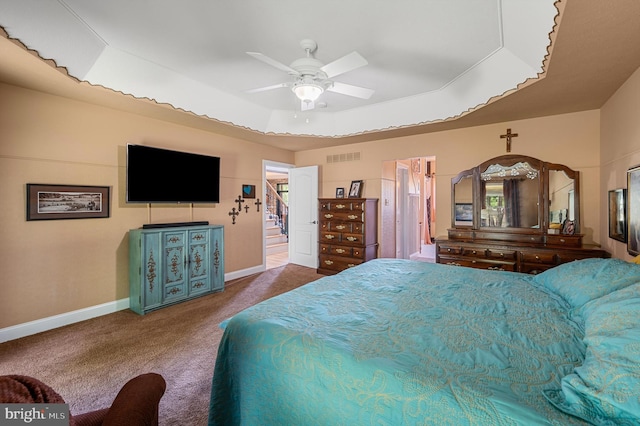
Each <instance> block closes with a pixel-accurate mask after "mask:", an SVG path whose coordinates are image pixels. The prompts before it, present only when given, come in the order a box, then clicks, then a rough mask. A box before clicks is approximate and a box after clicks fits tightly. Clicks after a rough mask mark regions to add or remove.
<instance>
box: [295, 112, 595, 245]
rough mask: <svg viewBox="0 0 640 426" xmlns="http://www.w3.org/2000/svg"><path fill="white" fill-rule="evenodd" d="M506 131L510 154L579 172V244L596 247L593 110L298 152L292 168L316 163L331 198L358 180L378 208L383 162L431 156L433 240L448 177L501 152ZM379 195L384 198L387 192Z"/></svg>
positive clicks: (444, 219) (444, 221) (446, 209)
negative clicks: (356, 156)
mask: <svg viewBox="0 0 640 426" xmlns="http://www.w3.org/2000/svg"><path fill="white" fill-rule="evenodd" d="M507 128H511V129H512V131H513V132H514V133H518V135H519V136H518V137H517V138H514V139H513V143H512V149H511V153H512V154H522V155H528V156H531V157H535V158H539V159H541V160H544V161H549V162H557V163H563V164H566V165H567V166H569V167H571V168H572V169H575V170H578V171H579V172H580V179H581V188H580V190H581V196H582V210H581V216H580V217H581V221H582V229H581V231H582V233H584V234H585V242H595V243H599V242H600V239H601V237H600V232H601V231H600V197H599V195H598V194H599V186H600V138H599V133H600V113H599V111H597V110H594V111H586V112H580V113H572V114H563V115H557V116H551V117H543V118H536V119H530V120H521V121H513V122H509V123H499V124H492V125H487V126H480V127H473V128H468V129H458V130H452V131H446V132H439V133H429V134H424V135H417V136H410V137H404V138H398V139H388V140H380V141H374V142H365V143H359V144H352V145H347V146H343V147H334V148H324V149H317V150H309V151H304V152H298V153H296V165H299V166H304V165H310V164H317V163H318V161H320V164H321V167H322V168H323V172H322V177H323V178H322V181H321V188H320V191H319V193H320V194H321V196H324V197H331V196H333V194H335V188H336V187H346V188H348V187H349V183H350V182H351V181H352V180H357V179H363V180H364V181H365V184H364V196H365V197H372V198H381V205H383V206H384V205H385V204H386V203H385V201H386V200H385V197H388V195H385V196H384V197H382V196H381V194H382V192H383V187H384V188H386V187H387V186H388V185H386V186H385V185H384V182H383V180H382V178H383V170H382V169H383V167H382V165H383V163H384V161H386V160H395V159H405V158H413V157H430V156H434V157H435V163H436V177H435V180H436V203H437V207H436V232H435V234H434V236H436V237H437V236H441V235H446V230H447V228H448V227H449V226H450V225H451V178H452V177H455V176H456V175H457V174H458V173H459V172H460V171H462V170H465V169H469V168H472V167H474V166H476V165H477V164H479V163H481V162H483V161H485V160H488V159H490V158H492V157H496V156H499V155H504V154H506V148H505V141H504V139H500V135H501V134H504V133H505V131H506V129H507ZM353 152H360V157H361V160H360V161H352V162H344V163H339V162H338V163H327V162H326V157H327V156H328V155H333V154H343V153H353ZM384 192H385V194H389V191H388V189H385V191H384ZM390 201H392V200H390ZM381 226H382V225H381ZM381 234H384V230H382V232H381Z"/></svg>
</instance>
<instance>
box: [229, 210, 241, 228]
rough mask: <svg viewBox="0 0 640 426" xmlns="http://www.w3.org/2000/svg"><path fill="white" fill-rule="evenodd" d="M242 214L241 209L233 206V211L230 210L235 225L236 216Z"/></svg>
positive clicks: (232, 222)
mask: <svg viewBox="0 0 640 426" xmlns="http://www.w3.org/2000/svg"><path fill="white" fill-rule="evenodd" d="M239 214H240V212H239V211H237V210H236V208H235V207H234V208H232V209H231V211H230V212H229V216H231V218H232V221H231V224H232V225H235V224H236V216H238V215H239Z"/></svg>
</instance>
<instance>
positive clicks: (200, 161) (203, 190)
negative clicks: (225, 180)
mask: <svg viewBox="0 0 640 426" xmlns="http://www.w3.org/2000/svg"><path fill="white" fill-rule="evenodd" d="M126 175H127V191H126V200H127V202H128V203H219V202H220V157H215V156H210V155H202V154H194V153H190V152H181V151H173V150H169V149H164V148H155V147H151V146H145V145H133V144H128V145H127V172H126Z"/></svg>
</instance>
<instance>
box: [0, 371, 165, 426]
mask: <svg viewBox="0 0 640 426" xmlns="http://www.w3.org/2000/svg"><path fill="white" fill-rule="evenodd" d="M165 389H166V382H165V380H164V378H163V377H162V376H161V375H159V374H156V373H147V374H141V375H139V376H137V377H134V378H133V379H131V380H129V381H128V382H127V383H126V384H125V385H124V386H123V387H122V389H120V392H118V395H116V398H115V399H114V401H113V403H112V404H111V406H110V407H108V408H103V409H101V410H96V411H91V412H88V413H84V414H79V415H74V414H73V413H70V416H71V419H70V425H72V426H73V425H75V426H94V425H95V426H98V425H104V426H108V425H118V426H151V425H154V426H155V425H157V424H158V405H159V403H160V398H162V395H164V391H165ZM0 402H2V403H13V404H39V403H50V404H64V403H65V401H64V399H62V397H61V396H60V395H59V394H58V393H57V392H56V391H54V390H53V389H52V388H51V387H49V386H48V385H46V384H44V383H42V382H41V381H39V380H37V379H34V378H33V377H29V376H20V375H8V376H0Z"/></svg>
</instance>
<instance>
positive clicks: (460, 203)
mask: <svg viewBox="0 0 640 426" xmlns="http://www.w3.org/2000/svg"><path fill="white" fill-rule="evenodd" d="M472 177H473V175H471V174H467V175H466V176H462V177H461V178H460V180H459V181H458V182H456V183H454V185H453V200H454V206H453V208H454V214H453V222H454V223H453V226H473V179H472Z"/></svg>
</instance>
